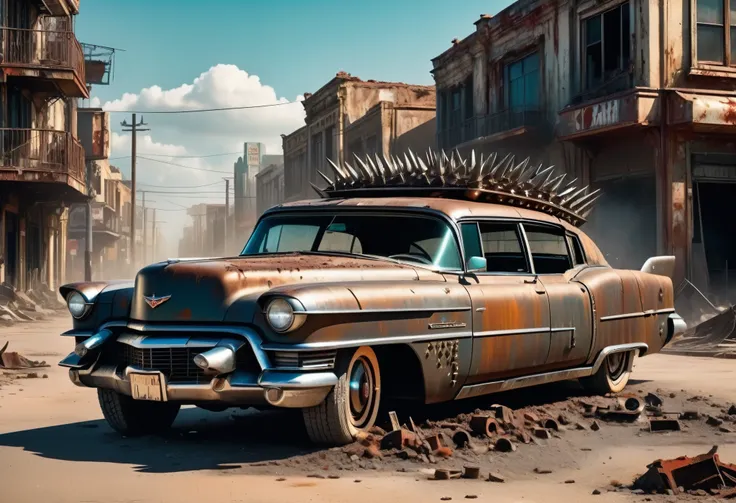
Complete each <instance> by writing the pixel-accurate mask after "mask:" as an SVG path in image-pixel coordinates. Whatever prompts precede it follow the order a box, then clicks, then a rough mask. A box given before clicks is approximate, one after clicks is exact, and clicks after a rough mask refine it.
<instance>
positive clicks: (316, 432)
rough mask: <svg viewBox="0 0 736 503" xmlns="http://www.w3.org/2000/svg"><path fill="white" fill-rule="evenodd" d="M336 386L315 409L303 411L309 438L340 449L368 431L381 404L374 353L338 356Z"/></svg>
mask: <svg viewBox="0 0 736 503" xmlns="http://www.w3.org/2000/svg"><path fill="white" fill-rule="evenodd" d="M335 372H336V374H337V377H338V379H337V384H336V385H335V387H334V388H333V389H332V391H330V393H329V394H328V395H327V397H326V398H325V400H324V401H323V402H322V403H321V404H319V405H317V406H316V407H310V408H308V409H303V411H302V413H303V416H304V425H305V426H306V430H307V434H308V435H309V438H310V439H311V440H312V441H313V442H315V443H318V444H330V445H343V444H348V443H350V442H352V441H353V440H354V438H355V435H356V434H357V433H358V432H359V431H365V430H368V429H369V428H371V427H372V426H373V425H374V423H375V421H376V416H377V415H378V407H379V405H380V402H381V373H380V370H379V367H378V358H376V353H375V352H374V351H373V350H372V349H371V348H369V347H367V346H366V347H360V348H358V349H357V350H355V351H354V352H353V353H352V354H343V355H338V361H337V362H336V366H335Z"/></svg>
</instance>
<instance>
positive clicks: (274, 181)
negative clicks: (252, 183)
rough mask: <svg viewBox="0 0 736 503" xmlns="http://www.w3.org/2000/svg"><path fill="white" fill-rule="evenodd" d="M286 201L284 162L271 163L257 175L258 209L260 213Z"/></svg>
mask: <svg viewBox="0 0 736 503" xmlns="http://www.w3.org/2000/svg"><path fill="white" fill-rule="evenodd" d="M283 202H284V164H283V162H282V163H279V164H270V165H269V166H267V167H265V168H263V169H261V171H260V172H259V173H258V174H257V175H256V210H257V212H258V214H259V215H261V214H263V212H264V211H266V210H267V209H269V208H271V207H273V206H276V205H279V204H281V203H283Z"/></svg>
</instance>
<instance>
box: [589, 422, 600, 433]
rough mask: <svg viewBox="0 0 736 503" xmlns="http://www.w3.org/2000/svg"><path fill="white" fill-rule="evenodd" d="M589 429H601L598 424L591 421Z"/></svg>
mask: <svg viewBox="0 0 736 503" xmlns="http://www.w3.org/2000/svg"><path fill="white" fill-rule="evenodd" d="M590 429H591V430H593V431H598V430H600V429H601V425H600V424H598V421H593V424H591V425H590Z"/></svg>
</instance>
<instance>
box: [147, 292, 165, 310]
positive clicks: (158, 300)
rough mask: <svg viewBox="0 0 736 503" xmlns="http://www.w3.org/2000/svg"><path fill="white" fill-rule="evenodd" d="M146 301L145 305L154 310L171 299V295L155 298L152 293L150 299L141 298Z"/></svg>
mask: <svg viewBox="0 0 736 503" xmlns="http://www.w3.org/2000/svg"><path fill="white" fill-rule="evenodd" d="M143 298H144V299H145V301H146V304H148V305H149V306H151V309H156V308H157V307H158V306H160V305H161V304H163V303H164V302H166V301H167V300H169V299H170V298H171V295H166V296H165V297H156V294H155V293H154V294H153V295H151V296H150V297H145V296H144V297H143Z"/></svg>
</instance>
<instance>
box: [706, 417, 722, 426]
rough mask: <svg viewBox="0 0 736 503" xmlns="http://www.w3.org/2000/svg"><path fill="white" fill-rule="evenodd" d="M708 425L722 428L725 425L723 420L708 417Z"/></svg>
mask: <svg viewBox="0 0 736 503" xmlns="http://www.w3.org/2000/svg"><path fill="white" fill-rule="evenodd" d="M705 422H706V424H709V425H710V426H720V425H722V424H723V420H722V419H718V418H717V417H713V416H708V419H707V420H706V421H705Z"/></svg>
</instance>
